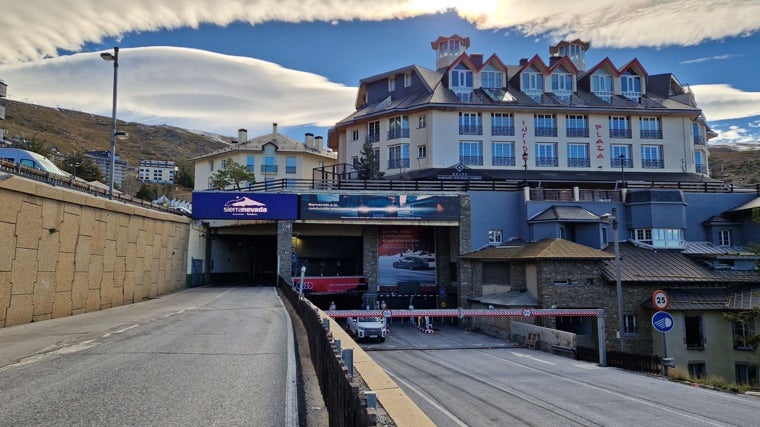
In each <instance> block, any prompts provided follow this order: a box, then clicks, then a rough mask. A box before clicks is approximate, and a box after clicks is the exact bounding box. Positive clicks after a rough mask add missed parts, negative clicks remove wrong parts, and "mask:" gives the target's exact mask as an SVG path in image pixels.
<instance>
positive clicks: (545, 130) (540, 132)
mask: <svg viewBox="0 0 760 427" xmlns="http://www.w3.org/2000/svg"><path fill="white" fill-rule="evenodd" d="M535 136H557V128H556V127H536V130H535Z"/></svg>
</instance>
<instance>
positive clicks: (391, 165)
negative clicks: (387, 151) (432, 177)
mask: <svg viewBox="0 0 760 427" xmlns="http://www.w3.org/2000/svg"><path fill="white" fill-rule="evenodd" d="M408 167H409V159H390V160H388V169H402V168H408Z"/></svg>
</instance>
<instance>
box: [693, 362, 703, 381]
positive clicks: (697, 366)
mask: <svg viewBox="0 0 760 427" xmlns="http://www.w3.org/2000/svg"><path fill="white" fill-rule="evenodd" d="M689 376H690V377H691V378H693V379H696V380H698V379H704V378H707V369H706V368H705V362H702V361H699V362H689Z"/></svg>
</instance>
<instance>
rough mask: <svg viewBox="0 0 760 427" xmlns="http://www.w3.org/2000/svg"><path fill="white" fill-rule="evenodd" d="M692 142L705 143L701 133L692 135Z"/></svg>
mask: <svg viewBox="0 0 760 427" xmlns="http://www.w3.org/2000/svg"><path fill="white" fill-rule="evenodd" d="M694 143H695V144H697V145H705V139H704V138H703V137H702V135H694Z"/></svg>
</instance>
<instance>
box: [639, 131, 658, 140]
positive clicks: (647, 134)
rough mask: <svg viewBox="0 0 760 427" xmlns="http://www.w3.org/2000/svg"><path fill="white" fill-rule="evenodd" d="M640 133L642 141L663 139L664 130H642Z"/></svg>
mask: <svg viewBox="0 0 760 427" xmlns="http://www.w3.org/2000/svg"><path fill="white" fill-rule="evenodd" d="M640 132H641V134H640V135H639V137H640V138H641V139H662V129H650V130H644V129H642V130H641V131H640Z"/></svg>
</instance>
